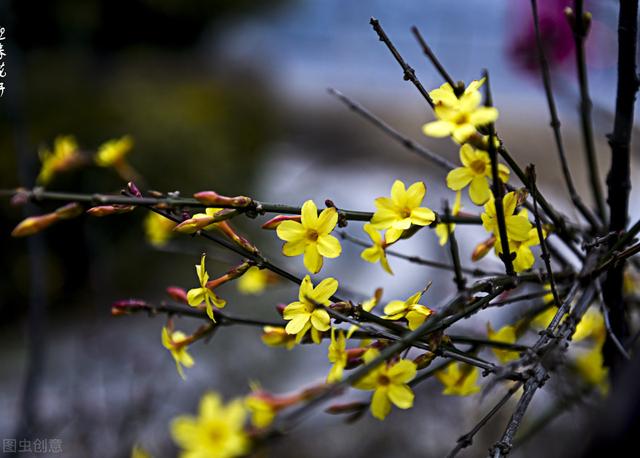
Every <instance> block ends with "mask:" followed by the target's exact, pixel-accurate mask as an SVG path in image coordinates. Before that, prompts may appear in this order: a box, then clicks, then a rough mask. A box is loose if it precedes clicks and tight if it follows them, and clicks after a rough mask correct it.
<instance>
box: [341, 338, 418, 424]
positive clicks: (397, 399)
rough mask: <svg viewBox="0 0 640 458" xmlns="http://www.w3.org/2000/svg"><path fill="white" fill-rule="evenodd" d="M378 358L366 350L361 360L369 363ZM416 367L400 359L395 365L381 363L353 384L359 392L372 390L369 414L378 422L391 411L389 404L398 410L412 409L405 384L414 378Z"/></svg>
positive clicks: (408, 388)
mask: <svg viewBox="0 0 640 458" xmlns="http://www.w3.org/2000/svg"><path fill="white" fill-rule="evenodd" d="M376 356H378V351H377V350H373V349H371V350H368V351H367V352H366V353H365V354H364V356H363V359H364V361H365V363H368V362H370V361H371V360H372V359H373V358H375V357H376ZM416 371H417V366H416V363H414V362H413V361H409V360H407V359H401V360H400V361H398V362H396V363H391V364H388V363H382V364H380V365H379V366H378V367H376V368H375V369H373V370H372V371H371V372H369V373H368V374H367V375H366V376H365V377H363V378H362V379H360V380H359V381H358V382H356V383H355V384H354V387H355V388H357V389H359V390H373V396H372V398H371V414H372V415H373V416H374V417H375V418H377V419H378V420H384V418H385V417H386V416H387V415H388V414H389V412H390V411H391V404H394V405H395V406H396V407H398V408H400V409H409V408H411V407H413V398H414V395H413V391H411V388H410V387H409V385H407V383H409V382H410V381H411V380H413V379H414V378H415V376H416Z"/></svg>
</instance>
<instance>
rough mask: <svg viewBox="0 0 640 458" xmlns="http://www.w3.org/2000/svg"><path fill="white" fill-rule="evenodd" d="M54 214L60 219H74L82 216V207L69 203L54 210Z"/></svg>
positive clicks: (75, 203)
mask: <svg viewBox="0 0 640 458" xmlns="http://www.w3.org/2000/svg"><path fill="white" fill-rule="evenodd" d="M55 214H56V215H58V217H59V218H60V219H71V218H75V217H76V216H80V215H81V214H82V205H80V204H79V203H77V202H71V203H70V204H67V205H64V206H62V207H60V208H58V209H56V211H55Z"/></svg>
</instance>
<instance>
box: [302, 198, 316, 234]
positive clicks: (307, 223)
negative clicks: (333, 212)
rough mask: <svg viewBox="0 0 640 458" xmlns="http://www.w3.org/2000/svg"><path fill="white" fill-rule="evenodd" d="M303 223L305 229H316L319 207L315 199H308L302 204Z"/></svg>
mask: <svg viewBox="0 0 640 458" xmlns="http://www.w3.org/2000/svg"><path fill="white" fill-rule="evenodd" d="M300 213H301V215H302V225H303V226H304V227H305V229H315V228H316V227H317V226H318V207H316V204H315V203H314V202H313V200H307V201H306V202H305V203H304V204H302V211H301V212H300Z"/></svg>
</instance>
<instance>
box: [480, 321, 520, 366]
mask: <svg viewBox="0 0 640 458" xmlns="http://www.w3.org/2000/svg"><path fill="white" fill-rule="evenodd" d="M487 336H488V337H489V340H493V341H495V342H504V343H509V344H513V343H516V340H517V337H516V328H515V327H514V326H503V327H501V328H500V329H498V331H494V330H493V328H492V327H491V323H487ZM491 350H492V351H493V354H494V355H496V358H498V361H500V362H501V363H502V364H504V363H508V362H509V361H513V360H515V359H518V358H519V356H520V354H519V353H518V352H517V351H513V350H503V349H501V348H495V347H494V348H492V349H491Z"/></svg>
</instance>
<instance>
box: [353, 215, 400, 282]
mask: <svg viewBox="0 0 640 458" xmlns="http://www.w3.org/2000/svg"><path fill="white" fill-rule="evenodd" d="M363 229H364V231H365V232H366V233H367V234H368V235H369V238H370V239H371V242H372V243H373V245H371V246H370V247H369V248H366V249H365V250H363V251H362V253H360V257H361V258H362V259H364V260H365V261H367V262H370V263H372V264H375V263H376V262H378V261H380V265H381V266H382V268H383V269H384V270H385V271H387V272H388V273H390V274H391V275H393V271H392V270H391V267H390V266H389V261H388V260H387V253H386V252H385V248H386V247H387V243H386V242H385V241H384V239H383V238H382V236H381V235H380V233H379V232H378V231H377V230H376V229H374V228H373V226H372V225H371V224H369V223H367V224H365V225H364V226H363Z"/></svg>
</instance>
